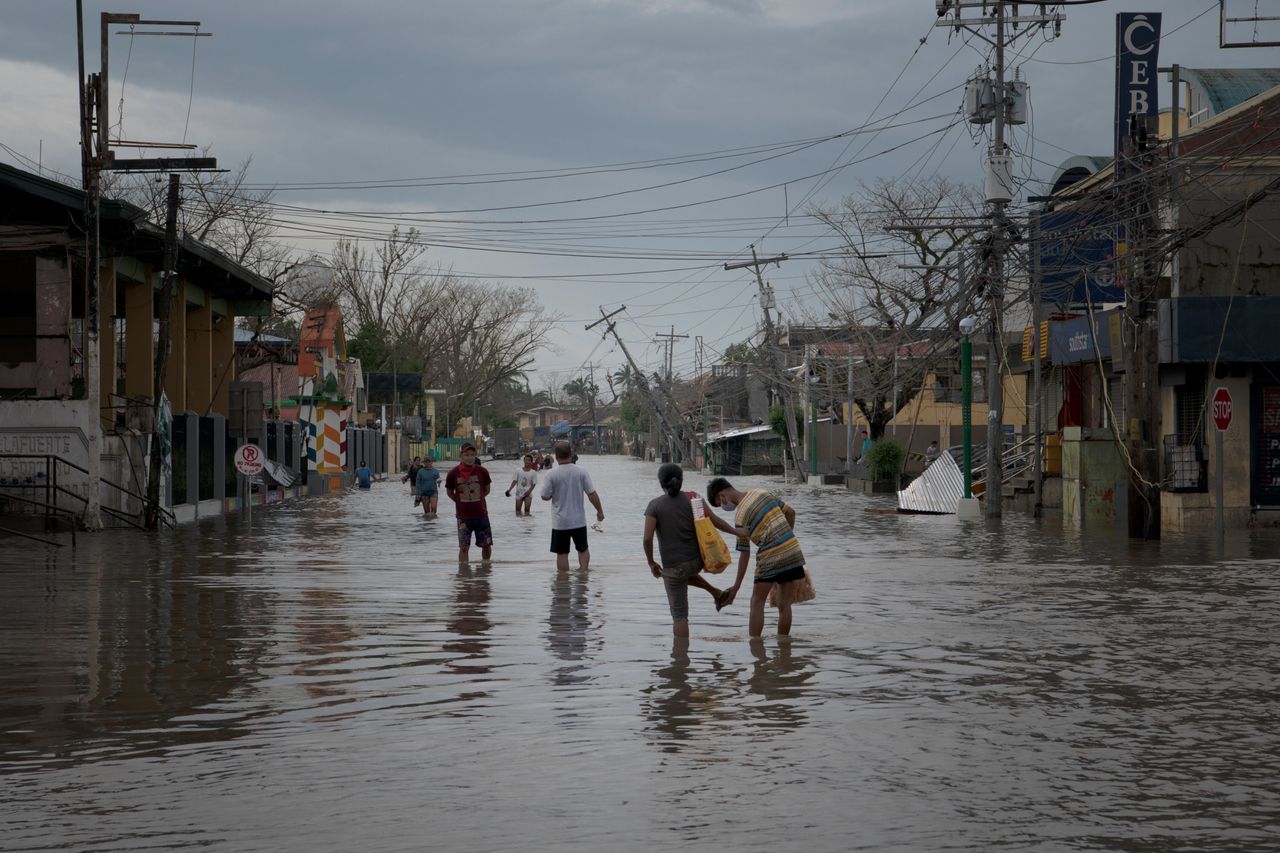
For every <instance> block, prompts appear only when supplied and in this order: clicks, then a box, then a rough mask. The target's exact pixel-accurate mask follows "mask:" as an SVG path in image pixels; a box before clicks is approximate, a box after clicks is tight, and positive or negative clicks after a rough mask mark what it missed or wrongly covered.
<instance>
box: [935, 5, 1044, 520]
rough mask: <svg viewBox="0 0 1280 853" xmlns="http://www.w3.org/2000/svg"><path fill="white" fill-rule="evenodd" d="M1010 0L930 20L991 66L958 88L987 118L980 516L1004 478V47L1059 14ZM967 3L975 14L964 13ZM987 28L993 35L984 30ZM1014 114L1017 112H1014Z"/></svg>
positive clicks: (1018, 92) (1012, 104)
mask: <svg viewBox="0 0 1280 853" xmlns="http://www.w3.org/2000/svg"><path fill="white" fill-rule="evenodd" d="M1019 5H1021V6H1024V7H1025V6H1028V5H1030V4H1028V3H1026V2H1022V3H1019V2H1016V0H938V4H937V8H938V17H939V20H938V22H937V26H940V27H951V28H953V29H956V30H960V29H965V30H968V31H969V32H972V33H973V34H974V35H976V36H978V37H979V38H981V39H982V40H983V41H986V42H987V43H988V44H990V45H991V46H992V47H993V48H994V63H993V66H992V71H993V72H994V79H992V78H990V77H978V78H974V79H973V80H970V81H969V85H968V87H967V88H966V93H965V100H966V108H967V109H968V110H969V113H970V115H969V118H970V121H972V122H974V123H978V124H985V123H987V122H988V121H990V122H991V123H992V125H993V126H992V141H991V146H990V148H988V150H987V158H986V200H987V222H988V238H987V239H988V243H987V248H988V253H987V258H986V261H987V263H986V269H985V270H984V271H983V274H984V275H985V282H986V295H987V300H988V304H989V309H990V310H989V312H988V322H989V328H988V341H989V349H988V355H987V377H988V378H987V475H986V490H985V497H986V501H985V503H986V515H987V517H988V518H999V517H1000V515H1001V510H1002V506H1001V501H1002V500H1003V499H1002V497H1001V492H1002V491H1003V490H1002V486H1003V483H1004V472H1003V465H1002V462H1003V459H1002V456H1003V450H1004V411H1003V408H1004V377H1003V367H1004V305H1003V303H1004V272H1005V269H1004V257H1005V252H1006V249H1007V248H1008V246H1007V241H1008V239H1009V238H1008V235H1009V230H1010V229H1009V217H1008V213H1007V206H1008V204H1009V202H1011V201H1013V197H1014V187H1013V160H1012V158H1011V157H1010V156H1009V148H1008V146H1007V145H1006V143H1005V128H1006V124H1009V123H1013V122H1020V121H1022V120H1025V119H1023V118H1022V116H1021V113H1022V112H1023V109H1022V108H1023V107H1024V106H1025V99H1026V86H1025V84H1024V83H1022V81H1020V80H1015V81H1014V82H1013V83H1012V84H1010V83H1009V82H1008V81H1007V80H1006V76H1005V49H1006V48H1007V47H1009V46H1010V45H1011V44H1012V43H1013V42H1015V41H1017V40H1018V39H1019V38H1021V37H1022V36H1024V35H1027V34H1029V33H1031V32H1033V31H1035V30H1041V29H1044V28H1045V27H1047V26H1049V25H1053V27H1054V32H1055V34H1057V33H1058V32H1060V31H1061V28H1062V20H1063V16H1062V14H1061V13H1059V12H1050V11H1048V9H1049V7H1050V6H1054V7H1055V8H1056V4H1051V3H1041V4H1037V5H1036V8H1038V10H1039V14H1031V15H1020V14H1018V12H1019V9H1018V7H1019ZM966 10H969V11H971V12H974V13H976V16H975V17H966V15H965V12H966ZM987 27H994V31H995V32H994V37H991V36H988V35H987V33H986V32H985V30H986V28H987ZM1015 116H1017V118H1015Z"/></svg>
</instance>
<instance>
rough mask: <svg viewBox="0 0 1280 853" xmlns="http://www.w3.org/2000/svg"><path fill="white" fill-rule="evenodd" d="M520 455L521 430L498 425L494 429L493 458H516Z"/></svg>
mask: <svg viewBox="0 0 1280 853" xmlns="http://www.w3.org/2000/svg"><path fill="white" fill-rule="evenodd" d="M519 455H520V430H519V429H518V428H516V427H498V428H497V429H495V430H494V431H493V458H494V459H514V458H516V457H518V456H519Z"/></svg>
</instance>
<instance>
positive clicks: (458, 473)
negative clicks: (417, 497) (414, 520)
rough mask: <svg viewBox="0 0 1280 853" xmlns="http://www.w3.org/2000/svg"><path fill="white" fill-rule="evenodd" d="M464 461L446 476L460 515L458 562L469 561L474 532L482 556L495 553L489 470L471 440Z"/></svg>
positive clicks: (447, 487) (448, 488) (466, 448)
mask: <svg viewBox="0 0 1280 853" xmlns="http://www.w3.org/2000/svg"><path fill="white" fill-rule="evenodd" d="M460 458H461V460H462V461H461V462H460V463H458V465H457V466H455V467H454V469H453V470H452V471H450V472H449V476H447V477H445V478H444V488H445V492H446V493H447V494H448V495H449V497H450V498H451V499H452V500H453V503H454V506H455V507H456V513H457V516H458V562H459V563H465V562H467V561H468V559H469V558H470V556H471V535H472V534H473V533H474V534H475V537H476V544H477V545H479V546H480V557H481V559H484V560H487V559H489V557H490V556H492V554H493V530H492V528H490V527H489V508H488V506H486V505H485V501H484V499H485V497H486V496H487V495H488V494H489V488H490V480H489V472H488V471H486V470H485V469H484V466H483V465H481V464H480V463H479V462H478V461H477V459H476V446H475V445H474V444H472V443H471V442H467V443H466V444H464V445H462V455H461V456H460Z"/></svg>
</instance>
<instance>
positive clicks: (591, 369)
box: [587, 362, 600, 456]
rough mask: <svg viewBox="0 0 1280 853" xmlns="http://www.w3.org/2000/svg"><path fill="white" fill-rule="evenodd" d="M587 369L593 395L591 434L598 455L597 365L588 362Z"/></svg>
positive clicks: (589, 392)
mask: <svg viewBox="0 0 1280 853" xmlns="http://www.w3.org/2000/svg"><path fill="white" fill-rule="evenodd" d="M587 370H588V371H589V375H590V377H591V378H590V379H588V380H587V381H588V382H589V383H590V384H589V385H588V386H587V393H588V394H590V395H591V434H592V435H593V436H594V440H593V441H592V442H591V444H592V446H593V447H594V448H595V451H596V456H599V455H600V427H599V426H597V425H596V366H595V365H594V364H592V363H591V362H587Z"/></svg>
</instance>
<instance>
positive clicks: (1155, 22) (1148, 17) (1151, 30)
mask: <svg viewBox="0 0 1280 853" xmlns="http://www.w3.org/2000/svg"><path fill="white" fill-rule="evenodd" d="M1159 57H1160V13H1159V12H1121V13H1120V14H1118V15H1116V134H1115V143H1116V168H1117V170H1118V169H1119V168H1120V164H1121V163H1122V162H1123V155H1124V140H1125V137H1126V136H1128V135H1129V118H1130V117H1131V116H1135V115H1138V116H1151V117H1156V116H1159V115H1160V96H1159V90H1158V88H1157V83H1158V80H1157V73H1156V66H1157V65H1159Z"/></svg>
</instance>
